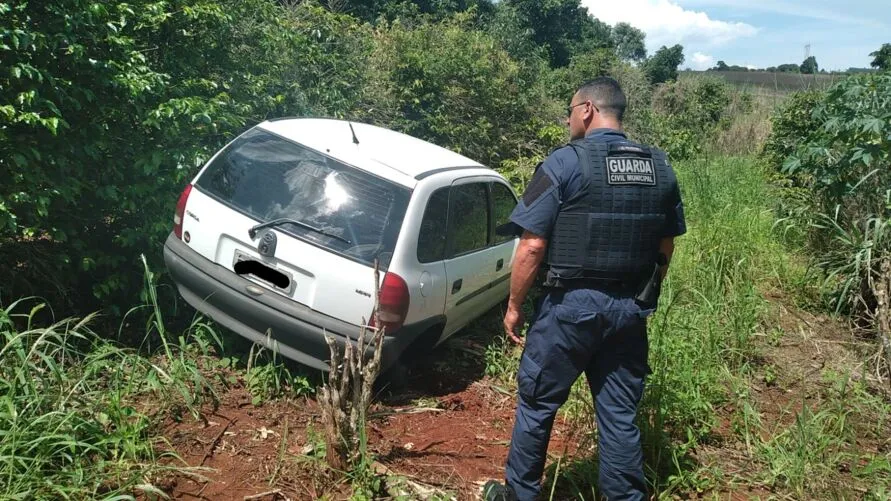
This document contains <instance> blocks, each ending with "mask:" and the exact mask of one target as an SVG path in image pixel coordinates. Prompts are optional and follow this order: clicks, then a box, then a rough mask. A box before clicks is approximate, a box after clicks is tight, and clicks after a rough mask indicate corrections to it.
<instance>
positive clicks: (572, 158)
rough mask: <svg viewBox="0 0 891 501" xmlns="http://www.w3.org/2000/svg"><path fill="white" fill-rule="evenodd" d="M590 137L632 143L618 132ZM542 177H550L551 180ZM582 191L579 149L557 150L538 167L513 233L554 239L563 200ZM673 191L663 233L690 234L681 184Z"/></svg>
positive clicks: (603, 131)
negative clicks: (672, 205) (672, 202)
mask: <svg viewBox="0 0 891 501" xmlns="http://www.w3.org/2000/svg"><path fill="white" fill-rule="evenodd" d="M587 137H589V138H597V139H599V140H601V141H606V142H607V143H628V142H629V141H628V139H627V136H625V134H624V133H623V132H621V131H618V130H614V129H594V130H592V131H591V132H590V133H588V135H587ZM542 176H547V179H545V178H543V177H542ZM581 188H582V169H581V166H580V165H579V157H578V155H577V154H576V152H575V150H574V149H572V147H570V146H564V147H563V148H560V149H558V150H556V151H554V152H553V153H551V154H550V155H548V157H547V158H546V159H545V161H544V162H543V163H542V164H541V165H540V166H539V167H538V169H537V170H536V172H535V175H534V176H533V178H532V181H531V182H530V183H529V186H528V187H527V188H526V192H525V193H524V194H523V198H522V199H521V200H520V202H519V203H518V204H517V207H516V208H515V209H514V211H513V213H512V214H511V216H510V221H511V222H512V223H513V224H514V227H513V231H514V232H515V233H516V234H518V235H519V234H521V233H522V231H523V230H526V231H528V232H530V233H533V234H535V235H537V236H539V237H542V238H545V239H550V236H551V231H552V230H553V229H554V224H555V223H556V221H557V214H558V213H559V212H560V205H561V204H562V202H563V200H569V199H571V198H572V197H573V196H574V195H576V194H577V193H578V192H579V190H581ZM673 191H674V193H675V195H676V197H677V200H676V203H675V205H674V207H673V209H671V210H669V212H668V213H667V214H666V219H665V231H664V233H663V236H666V237H675V236H679V235H683V234H684V233H686V232H687V225H686V222H685V221H684V204H683V202H682V201H681V195H680V191H679V190H678V187H677V184H675V186H674V187H673Z"/></svg>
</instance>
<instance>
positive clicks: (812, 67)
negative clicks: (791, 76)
mask: <svg viewBox="0 0 891 501" xmlns="http://www.w3.org/2000/svg"><path fill="white" fill-rule="evenodd" d="M800 70H801V73H803V74H805V75H813V74H814V73H817V72H819V71H820V67H819V66H818V65H817V58H816V57H814V56H810V57H808V58H807V59H805V60H804V62H802V63H801V67H800Z"/></svg>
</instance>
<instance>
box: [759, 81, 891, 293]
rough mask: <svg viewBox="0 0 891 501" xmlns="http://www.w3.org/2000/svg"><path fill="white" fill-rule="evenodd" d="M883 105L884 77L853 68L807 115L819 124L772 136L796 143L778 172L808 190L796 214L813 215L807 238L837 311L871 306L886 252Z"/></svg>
mask: <svg viewBox="0 0 891 501" xmlns="http://www.w3.org/2000/svg"><path fill="white" fill-rule="evenodd" d="M889 105H891V75H888V74H887V73H877V74H860V75H856V76H852V77H849V78H847V79H846V80H844V81H842V82H841V83H839V84H838V85H836V86H835V87H833V88H832V89H830V90H829V91H828V92H827V93H826V95H825V97H824V98H823V99H822V101H821V102H820V103H819V104H818V105H817V106H816V108H815V109H814V112H813V115H812V120H813V123H816V124H820V126H819V127H815V128H812V129H811V130H810V131H807V132H806V133H805V134H803V137H801V138H800V139H799V137H798V136H797V134H801V133H802V131H799V130H797V129H794V128H793V129H791V130H790V131H788V132H789V134H788V135H787V136H785V137H783V136H781V135H780V134H783V133H786V132H787V131H784V130H780V131H778V132H777V133H776V135H777V136H778V139H776V142H783V141H785V142H786V144H795V146H796V147H795V152H794V154H792V155H790V156H789V157H787V158H786V160H785V162H784V163H783V172H784V173H786V174H789V175H791V176H795V178H796V179H798V180H799V181H800V182H802V183H803V184H804V185H805V186H806V187H807V188H808V189H810V190H811V191H812V193H813V196H812V197H811V198H809V199H807V200H806V201H805V203H806V204H807V205H806V208H807V210H806V211H802V212H808V213H811V214H817V215H818V216H817V220H816V222H815V223H814V224H813V232H814V234H813V238H812V242H813V244H814V246H815V247H816V249H817V250H818V255H819V256H820V257H821V259H820V260H819V264H820V265H821V267H822V268H823V269H824V270H825V271H826V272H827V273H828V279H827V285H829V286H830V288H831V289H833V290H834V294H833V296H832V301H833V303H834V305H835V307H836V309H837V310H839V309H842V308H851V307H855V308H862V307H865V308H866V309H867V310H868V309H871V308H872V307H873V306H874V301H875V299H874V297H872V294H871V292H870V289H871V285H872V282H873V280H874V279H875V278H876V277H878V275H879V273H880V271H879V266H880V263H881V262H882V261H883V260H886V259H888V258H889V256H891V238H889V236H888V229H887V228H888V226H889V222H888V221H889V218H891V169H889V168H888V166H889V164H891V106H889ZM790 136H791V137H790ZM796 143H797V144H796ZM781 144H782V143H781Z"/></svg>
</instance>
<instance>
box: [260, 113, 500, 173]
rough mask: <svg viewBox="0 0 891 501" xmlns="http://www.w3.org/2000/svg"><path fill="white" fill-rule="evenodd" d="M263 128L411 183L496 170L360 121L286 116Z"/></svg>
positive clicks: (329, 154)
mask: <svg viewBox="0 0 891 501" xmlns="http://www.w3.org/2000/svg"><path fill="white" fill-rule="evenodd" d="M351 126H352V130H351ZM258 127H261V128H263V129H265V130H267V131H269V132H272V133H274V134H278V135H279V136H282V137H284V138H285V139H289V140H291V141H294V142H296V143H299V144H302V145H304V146H307V147H309V148H312V149H314V150H317V151H319V152H322V153H325V154H326V155H328V156H330V157H332V158H334V159H337V160H340V161H342V162H344V163H347V164H349V165H353V166H355V167H358V168H360V169H363V170H366V171H369V172H371V173H373V174H376V175H379V176H381V177H384V178H387V179H390V180H393V181H396V182H398V183H400V184H403V185H405V186H409V187H414V186H415V185H416V184H417V182H418V180H419V179H423V178H424V177H427V176H430V175H432V174H435V173H437V172H439V171H449V170H453V169H460V170H462V171H463V170H464V168H466V169H468V172H467V174H472V172H470V171H471V170H479V169H485V170H486V171H487V173H489V174H493V173H495V171H493V170H491V169H488V168H487V167H485V166H484V165H482V164H480V163H479V162H476V161H474V160H472V159H470V158H467V157H465V156H463V155H460V154H458V153H455V152H453V151H451V150H448V149H446V148H442V147H440V146H437V145H435V144H433V143H430V142H427V141H423V140H421V139H418V138H415V137H412V136H409V135H407V134H403V133H401V132H396V131H394V130H390V129H385V128H383V127H377V126H374V125H370V124H365V123H360V122H352V121H346V120H335V119H327V118H281V119H277V120H268V121H265V122H263V123H261V124H259V125H258ZM354 133H355V136H354V135H353V134H354ZM354 137H355V139H356V140H358V144H356V143H355V142H354ZM461 174H462V175H463V174H465V173H464V172H461Z"/></svg>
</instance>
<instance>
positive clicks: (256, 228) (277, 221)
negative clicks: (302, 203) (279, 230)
mask: <svg viewBox="0 0 891 501" xmlns="http://www.w3.org/2000/svg"><path fill="white" fill-rule="evenodd" d="M283 224H293V225H296V226H300V227H301V228H306V229H307V230H310V231H314V232H316V233H319V234H321V235H325V236H327V237H331V238H336V239H337V240H340V241H341V242H344V243H345V244H347V245H352V244H353V242H350V241H349V240H347V239H345V238H343V237H342V236H340V235H335V234H334V233H331V232H329V231H325V230H323V229H321V228H316V227H315V226H312V225H309V224H306V223H304V222H302V221H298V220H296V219H289V218H286V217H285V218H281V219H274V220H272V221H267V222H265V223H260V224H258V225H256V226H254V227H253V228H251V229H249V230H248V236H250V237H251V240H253V239H255V238H257V232H258V231H260V230H262V229H263V228H272V227H273V226H281V225H283Z"/></svg>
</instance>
